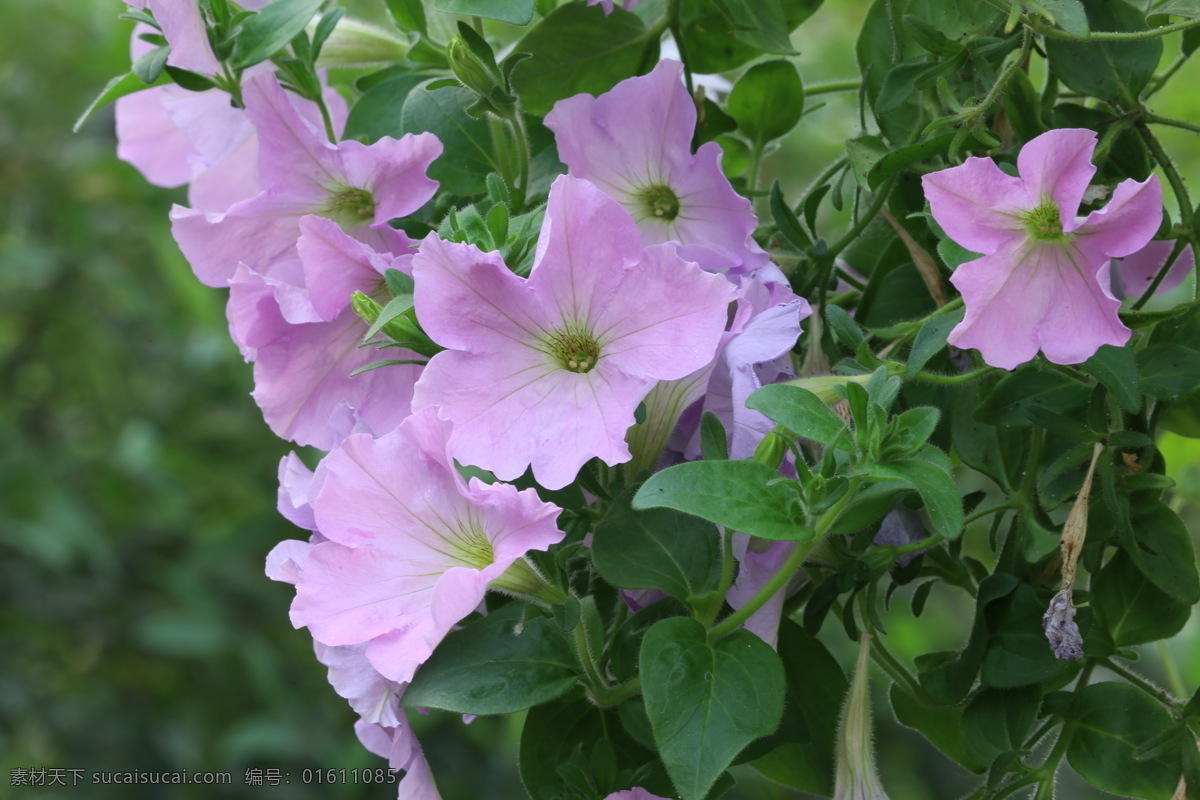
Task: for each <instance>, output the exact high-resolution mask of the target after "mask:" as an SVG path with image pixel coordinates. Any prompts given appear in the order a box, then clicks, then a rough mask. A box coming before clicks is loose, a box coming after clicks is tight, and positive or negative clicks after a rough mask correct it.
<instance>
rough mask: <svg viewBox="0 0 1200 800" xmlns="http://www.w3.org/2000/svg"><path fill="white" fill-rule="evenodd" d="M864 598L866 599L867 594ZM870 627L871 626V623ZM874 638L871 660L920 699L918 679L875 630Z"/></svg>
mask: <svg viewBox="0 0 1200 800" xmlns="http://www.w3.org/2000/svg"><path fill="white" fill-rule="evenodd" d="M862 596H864V597H865V593H864V594H863V595H862ZM864 616H866V615H864ZM868 625H870V623H869V622H868ZM872 636H873V637H874V638H873V640H872V642H871V658H873V659H874V660H875V663H876V664H878V665H879V666H880V667H881V668H882V669H883V671H884V672H886V673H887V674H888V675H889V676H890V677H891V679H892V680H893V681H895V682H896V683H900V684H903V685H904V688H906V689H907V690H908V692H909V694H912V695H915V696H917V697H920V696H921V689H920V684H919V683H918V682H917V679H916V678H914V677H913V675H912V673H911V672H909V671H908V670H907V669H906V668H905V667H904V665H903V664H901V663H900V660H899V659H898V658H896V656H895V655H894V654H893V653H892V651H891V650H888V649H887V647H886V646H885V645H884V644H883V637H882V636H880V635H879V634H878V633H875V632H874V631H873V630H872Z"/></svg>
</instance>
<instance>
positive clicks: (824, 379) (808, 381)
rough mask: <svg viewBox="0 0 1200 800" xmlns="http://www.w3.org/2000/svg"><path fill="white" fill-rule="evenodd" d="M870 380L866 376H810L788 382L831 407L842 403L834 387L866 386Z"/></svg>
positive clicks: (868, 376)
mask: <svg viewBox="0 0 1200 800" xmlns="http://www.w3.org/2000/svg"><path fill="white" fill-rule="evenodd" d="M870 380H871V376H870V375H869V374H868V375H810V376H808V377H806V378H796V379H795V380H791V381H788V383H789V384H791V385H792V386H799V387H800V388H801V389H807V390H808V391H810V392H812V393H813V394H815V395H816V396H817V397H819V398H821V402H823V403H825V405H827V406H828V405H833V404H834V403H838V402H841V401H842V399H843V398H842V396H841V395H840V394H838V392H837V389H835V388H834V387H835V386H845V385H846V384H848V383H857V384H858V385H859V386H866V385H867V383H868V382H869V381H870Z"/></svg>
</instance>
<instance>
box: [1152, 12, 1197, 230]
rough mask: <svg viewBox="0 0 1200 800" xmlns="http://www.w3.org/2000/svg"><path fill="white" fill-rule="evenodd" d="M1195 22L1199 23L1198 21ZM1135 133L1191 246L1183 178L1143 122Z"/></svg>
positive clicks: (1189, 205)
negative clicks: (1168, 194)
mask: <svg viewBox="0 0 1200 800" xmlns="http://www.w3.org/2000/svg"><path fill="white" fill-rule="evenodd" d="M1197 22H1200V20H1198V21H1197ZM1137 131H1138V133H1139V134H1141V137H1142V140H1143V141H1145V143H1146V147H1148V148H1150V153H1151V154H1152V155H1153V156H1154V160H1155V161H1157V162H1158V165H1159V166H1160V167H1162V171H1163V174H1165V175H1166V176H1167V181H1168V182H1169V183H1170V184H1171V191H1172V192H1173V193H1174V194H1175V202H1176V203H1177V204H1178V206H1179V225H1180V226H1181V227H1182V228H1183V230H1184V231H1185V232H1186V234H1187V240H1188V241H1189V242H1192V243H1193V244H1194V243H1195V241H1196V232H1195V230H1194V229H1193V228H1192V211H1193V209H1192V200H1191V198H1190V197H1189V196H1188V191H1187V187H1186V186H1184V185H1183V178H1181V177H1179V170H1177V169H1175V162H1173V161H1172V160H1171V157H1170V156H1169V155H1167V153H1166V151H1165V150H1163V147H1162V145H1161V144H1159V142H1158V139H1157V138H1155V136H1154V134H1153V133H1152V132H1151V131H1150V128H1149V126H1147V125H1146V123H1145V121H1142V122H1139V123H1138V125H1137Z"/></svg>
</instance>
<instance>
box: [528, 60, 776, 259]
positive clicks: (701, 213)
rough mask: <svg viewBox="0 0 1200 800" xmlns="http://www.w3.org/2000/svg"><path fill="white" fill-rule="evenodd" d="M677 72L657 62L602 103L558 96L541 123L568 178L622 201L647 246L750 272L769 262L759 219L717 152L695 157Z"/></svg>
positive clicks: (688, 102) (691, 115) (705, 150)
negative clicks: (671, 247)
mask: <svg viewBox="0 0 1200 800" xmlns="http://www.w3.org/2000/svg"><path fill="white" fill-rule="evenodd" d="M682 71H683V65H682V64H680V63H679V62H678V61H660V62H659V63H658V66H656V67H655V68H654V70H653V71H652V72H651V73H650V74H649V75H643V76H640V77H636V78H629V79H627V80H624V81H621V82H620V83H618V84H617V85H616V86H615V87H614V88H613V89H612V90H610V91H608V92H605V93H604V94H602V95H600V96H599V97H593V96H592V95H590V94H577V95H575V96H574V97H568V98H566V99H564V100H559V101H558V102H557V103H555V105H554V108H553V109H552V110H551V111H550V113H549V114H547V115H546V127H548V128H550V129H551V130H552V131H554V136H555V140H556V141H557V143H558V156H559V158H561V159H562V161H563V163H564V164H566V165H567V168H568V172H569V174H570V175H571V176H572V177H576V178H584V179H586V180H589V181H591V182H592V183H594V184H596V186H598V187H599V188H600V189H602V190H603V191H604V192H606V193H607V194H609V195H610V196H611V197H612V198H613V199H615V200H617V202H619V203H620V204H621V205H623V206H624V207H625V209H626V210H627V211H629V213H630V214H631V215H632V216H633V219H634V221H635V222H636V223H637V226H638V230H640V231H641V233H642V237H643V242H644V243H645V244H662V243H664V242H675V243H678V244H679V245H681V246H682V255H683V257H684V258H686V259H688V260H690V261H695V262H697V263H699V264H700V266H702V267H704V268H705V269H710V270H713V271H728V272H735V273H739V272H750V271H753V270H754V269H757V268H758V267H760V266H762V265H764V264H765V263H766V262H767V255H766V253H764V252H763V250H762V248H761V247H759V246H758V244H757V243H756V242H755V241H754V239H753V237H752V234H753V233H754V228H755V227H756V226H757V224H758V219H757V218H756V217H755V216H754V212H753V211H752V210H751V207H750V201H749V200H747V199H746V198H744V197H742V196H740V195H739V194H738V193H737V192H735V191H734V190H733V186H731V185H730V183H729V179H728V178H726V177H725V173H723V172H722V171H721V146H720V145H718V144H716V143H715V142H707V143H705V144H703V145H701V146H700V149H699V150H697V151H696V153H695V154H693V153H692V135H693V134H694V133H695V130H696V105H695V103H694V102H693V101H692V98H691V97H690V96H689V95H688V92H687V89H686V88H685V87H684V85H683V82H682V80H681V78H680V76H681V75H682Z"/></svg>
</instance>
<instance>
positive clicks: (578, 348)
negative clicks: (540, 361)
mask: <svg viewBox="0 0 1200 800" xmlns="http://www.w3.org/2000/svg"><path fill="white" fill-rule="evenodd" d="M547 344H548V345H549V346H550V352H551V354H552V355H553V356H554V358H555V360H556V361H558V363H559V365H560V366H561V367H562V368H563V369H565V370H569V371H570V372H591V371H592V369H593V368H594V367H595V366H596V362H597V361H599V360H600V343H599V342H597V341H596V340H595V339H594V338H592V335H591V334H590V333H589V332H587V331H583V330H578V329H575V328H565V329H563V330H557V331H553V332H552V333H551V334H550V335H549V337H548V341H547Z"/></svg>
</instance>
